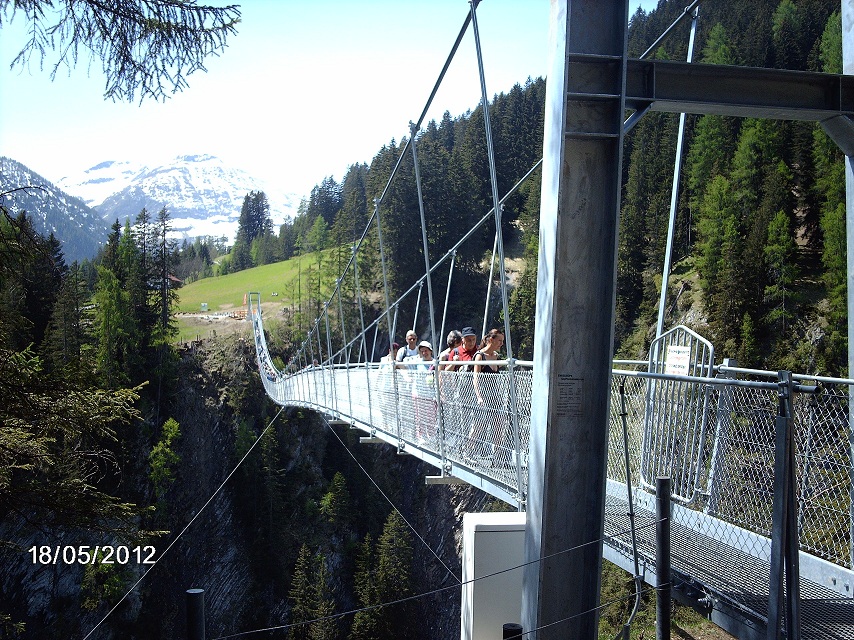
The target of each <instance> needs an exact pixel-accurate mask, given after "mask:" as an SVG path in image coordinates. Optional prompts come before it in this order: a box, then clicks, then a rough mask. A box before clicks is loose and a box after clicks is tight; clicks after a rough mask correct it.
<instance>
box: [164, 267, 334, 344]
mask: <svg viewBox="0 0 854 640" xmlns="http://www.w3.org/2000/svg"><path fill="white" fill-rule="evenodd" d="M324 253H326V252H324ZM324 258H325V259H328V255H327V256H324ZM312 267H314V268H315V269H316V268H317V261H316V258H315V257H314V256H312V255H305V256H302V258H291V259H290V260H285V261H284V262H276V263H274V264H265V265H262V266H260V267H254V268H252V269H245V270H244V271H238V272H237V273H229V274H228V275H224V276H213V277H211V278H203V279H202V280H196V281H195V282H192V283H190V284H186V285H184V286H183V287H181V288H180V289H178V305H177V309H176V311H177V313H178V314H179V315H178V316H177V320H178V337H177V338H176V341H178V342H188V341H190V340H195V339H197V338H210V337H214V336H215V335H216V334H217V333H219V332H222V331H226V332H235V331H239V332H240V333H246V334H247V335H248V333H249V324H248V323H245V326H244V323H231V324H227V323H222V322H219V321H216V322H210V321H208V320H205V319H202V318H198V317H192V316H186V315H180V314H198V313H204V312H203V311H202V304H203V303H205V304H207V313H211V314H213V313H217V312H222V311H234V310H238V309H241V308H243V306H244V305H243V301H244V296H246V294H248V293H249V292H250V291H251V292H258V293H260V294H261V302H262V304H264V306H265V315H266V312H267V308H268V307H270V306H272V307H278V308H279V309H281V307H284V306H287V305H290V304H291V301H292V300H295V299H296V297H297V292H298V290H299V289H298V287H297V277H298V275H300V274H301V276H302V277H301V280H302V284H301V287H302V295H303V298H304V299H305V298H306V297H307V293H306V292H307V287H308V274H309V270H311V268H312ZM273 294H276V295H273ZM271 303H272V304H271ZM270 320H272V321H273V322H275V321H276V318H275V316H274V317H271V318H270Z"/></svg>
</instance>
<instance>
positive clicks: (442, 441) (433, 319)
mask: <svg viewBox="0 0 854 640" xmlns="http://www.w3.org/2000/svg"><path fill="white" fill-rule="evenodd" d="M410 133H411V135H412V162H413V164H414V165H415V187H416V191H417V192H418V212H419V213H420V214H421V243H422V245H423V247H424V277H425V278H426V279H427V309H428V313H427V315H429V316H430V335H431V336H432V338H431V340H430V344H432V345H433V393H435V394H436V407H437V409H438V410H437V412H436V417H437V419H438V425H437V427H438V433H439V434H441V435H442V437H440V438H439V447H440V452H441V456H442V460H443V461H444V459H445V438H444V433H445V429H444V424H443V421H442V406H441V400H440V399H439V396H440V395H442V394H441V393H439V351H438V350H437V349H436V347H437V346H438V342H437V336H436V314H435V313H434V307H433V276H432V274H431V273H430V251H429V247H428V244H427V218H426V217H425V215H424V194H423V193H422V191H421V169H420V167H419V164H418V151H417V148H418V143H417V141H416V140H415V137H416V134H417V133H418V130H417V129H416V125H415V124H414V123H410ZM418 299H419V301H420V300H421V287H419V288H418ZM442 472H443V473H444V465H443V469H442Z"/></svg>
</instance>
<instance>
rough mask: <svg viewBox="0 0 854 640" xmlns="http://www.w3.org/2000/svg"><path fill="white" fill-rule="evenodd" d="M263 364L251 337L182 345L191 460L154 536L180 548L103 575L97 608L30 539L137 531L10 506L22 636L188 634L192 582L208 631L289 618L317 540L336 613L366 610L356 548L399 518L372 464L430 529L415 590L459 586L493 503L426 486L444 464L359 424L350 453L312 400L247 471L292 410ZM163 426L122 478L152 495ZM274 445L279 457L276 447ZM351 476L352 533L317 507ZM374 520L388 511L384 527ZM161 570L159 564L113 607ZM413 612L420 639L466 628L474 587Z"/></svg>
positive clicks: (6, 524) (142, 440) (5, 581)
mask: <svg viewBox="0 0 854 640" xmlns="http://www.w3.org/2000/svg"><path fill="white" fill-rule="evenodd" d="M254 362H255V355H254V348H253V346H252V345H251V343H247V342H244V341H243V340H241V339H240V338H237V337H227V338H220V339H219V340H218V341H211V342H207V343H204V344H197V345H195V346H194V347H192V348H189V349H185V350H184V351H183V352H182V354H181V361H180V364H179V371H178V385H177V387H176V388H175V389H174V393H173V398H174V402H173V406H172V408H171V409H170V412H171V417H173V418H174V419H175V420H176V421H177V422H178V423H179V425H180V432H181V433H180V438H179V439H178V441H177V445H176V447H175V451H176V453H177V454H178V455H179V456H180V462H179V464H178V465H177V467H176V469H175V479H174V481H173V483H172V485H171V486H170V487H169V488H168V490H167V492H166V494H165V495H164V496H163V499H162V500H161V502H159V503H157V506H158V508H157V511H156V512H155V513H154V515H153V516H150V517H149V519H147V520H146V521H145V522H144V523H142V524H143V525H144V526H145V527H146V528H148V529H159V530H166V531H168V533H166V534H165V535H162V536H160V537H157V538H153V539H149V540H146V541H143V542H142V543H141V544H150V545H153V546H154V547H155V548H156V549H157V556H160V554H161V553H163V552H165V551H166V549H167V547H169V546H170V545H171V547H170V548H169V550H168V553H166V555H165V556H163V558H162V560H159V561H158V562H157V564H156V565H154V566H153V567H152V566H151V565H139V564H137V563H136V562H135V561H133V562H129V563H128V564H127V565H126V566H123V567H117V566H116V567H113V569H114V572H113V573H112V574H110V575H112V576H114V577H115V576H118V585H117V586H115V585H114V587H113V589H112V591H110V590H109V589H107V588H106V585H107V578H108V577H109V576H107V575H104V576H101V577H99V578H97V579H96V580H95V583H96V584H98V585H100V588H101V591H100V592H99V597H100V600H99V599H98V596H96V598H95V601H94V602H95V606H94V608H92V607H89V608H84V603H85V601H86V599H87V598H90V597H91V596H92V588H91V586H89V587H87V588H86V589H83V590H81V584H83V583H84V581H85V580H86V577H85V575H84V568H83V567H82V566H80V565H79V564H69V565H66V564H64V563H63V562H62V561H60V562H59V563H57V564H56V565H53V564H40V563H38V562H36V563H33V562H32V557H31V554H30V553H28V551H27V550H28V549H29V548H30V547H32V546H33V545H50V546H52V547H55V546H57V545H59V546H60V547H66V546H68V547H76V546H78V545H86V544H88V545H92V546H94V545H95V544H124V543H123V542H122V541H116V540H105V539H104V537H103V535H100V537H99V534H95V533H92V532H86V531H46V530H44V529H43V528H42V529H39V528H34V527H32V526H30V525H29V524H28V523H27V522H26V521H25V520H24V519H22V518H16V517H13V516H11V515H5V517H3V518H2V520H0V540H5V541H12V542H13V546H8V545H7V546H6V547H5V548H3V550H2V552H0V561H2V562H3V567H4V571H3V572H0V614H2V613H10V614H12V620H14V621H21V622H25V623H26V624H27V631H26V633H25V634H24V636H23V637H25V638H30V637H32V638H38V637H45V635H46V634H48V633H50V634H51V635H57V633H56V632H57V631H59V634H58V636H59V637H83V636H85V635H86V634H87V633H89V631H91V630H92V629H93V628H94V627H95V626H96V625H100V626H99V627H98V631H97V637H98V638H99V639H118V638H131V637H146V638H153V637H164V638H180V637H184V634H185V620H186V610H185V592H186V590H187V589H190V588H200V589H204V590H205V606H206V622H207V633H208V637H219V636H223V635H229V634H233V633H240V632H245V631H249V630H252V629H260V628H266V627H271V626H280V625H283V624H287V623H288V622H289V608H290V603H289V599H288V591H289V589H290V584H291V573H292V571H293V566H294V562H295V559H296V555H297V552H298V550H299V547H300V546H301V545H302V544H303V543H305V544H308V545H309V546H310V547H311V548H312V551H313V552H315V551H317V552H322V553H323V554H324V556H325V559H326V566H327V569H328V570H329V571H330V573H331V574H332V576H331V580H330V582H331V584H332V591H333V593H334V594H335V601H336V611H338V612H340V611H346V610H351V609H353V608H356V607H357V606H358V603H357V598H356V597H355V595H354V594H353V571H354V559H355V554H356V549H357V547H358V544H359V542H360V540H361V538H362V537H363V535H364V532H365V531H366V530H369V529H372V530H373V531H374V532H376V530H378V529H381V527H382V519H383V518H384V516H382V515H380V516H379V517H378V518H376V517H375V516H374V515H373V514H375V513H379V514H383V513H387V512H388V509H389V506H388V504H387V503H386V502H385V501H384V499H382V498H381V497H379V495H378V494H377V495H374V493H373V490H372V487H371V485H370V481H369V480H367V478H366V476H365V473H364V472H363V471H362V469H361V468H360V467H364V468H365V469H367V471H368V473H370V474H371V476H372V477H373V478H374V479H375V480H376V481H377V482H378V484H380V485H381V486H383V488H384V492H386V494H387V495H389V496H390V497H391V499H392V501H393V502H394V503H395V505H396V506H397V507H398V508H399V509H400V510H401V511H402V512H403V514H404V516H405V517H406V519H407V520H408V521H409V522H410V523H411V524H412V525H413V527H414V528H415V529H416V531H417V532H418V535H419V536H420V537H421V538H423V542H422V541H421V540H419V539H418V536H416V535H414V534H413V535H412V548H413V556H414V564H413V568H412V585H413V588H412V590H413V593H423V592H426V591H432V590H435V589H438V588H441V587H450V586H452V585H455V584H456V583H457V579H458V578H459V576H460V575H461V567H460V548H461V526H462V513H463V512H464V511H479V510H482V509H483V508H484V506H485V505H486V504H487V503H488V502H490V501H491V498H490V497H489V496H487V495H486V494H484V493H482V492H480V491H478V490H476V489H473V488H471V487H461V486H456V487H453V486H431V487H426V486H425V484H424V476H425V475H428V474H429V475H432V474H434V473H435V470H434V469H432V468H430V467H428V466H427V465H425V464H424V463H422V462H420V461H418V460H416V459H414V458H410V457H408V456H400V455H398V454H397V452H396V451H395V450H394V449H393V448H391V447H385V446H383V447H377V448H373V447H372V446H367V445H359V444H358V439H357V437H358V434H356V433H355V432H350V431H349V430H348V429H346V428H341V427H336V429H338V431H337V432H336V433H337V434H338V436H339V437H340V438H341V439H342V440H344V441H345V444H346V446H347V447H348V448H349V449H350V450H351V451H353V453H354V455H355V456H356V458H351V457H350V455H349V454H348V453H347V452H346V451H345V450H344V448H343V447H342V445H341V442H340V441H339V439H338V437H335V436H334V435H333V434H332V433H331V431H330V428H329V427H328V426H326V425H325V424H324V423H323V422H322V421H321V420H320V419H319V418H318V416H317V415H316V414H313V413H311V412H300V411H298V410H286V411H284V412H282V413H281V414H279V415H278V416H277V417H276V420H275V422H274V425H273V426H274V429H272V431H273V432H274V436H275V439H272V440H267V439H268V438H271V437H273V436H272V435H271V433H270V431H268V432H267V433H266V434H265V436H264V438H262V439H260V440H258V444H257V446H255V447H254V448H253V449H252V450H251V452H250V453H248V455H247V456H246V460H245V461H244V463H243V464H242V465H240V466H239V467H236V465H237V462H238V460H240V459H241V458H242V456H243V454H244V453H246V451H247V449H248V448H249V446H251V444H252V443H253V442H256V440H257V439H258V436H260V435H261V434H262V433H264V432H265V429H266V427H267V426H268V425H269V424H270V422H271V420H272V418H273V417H274V416H276V414H277V412H278V407H275V406H273V405H271V404H268V403H267V400H266V396H265V395H264V393H263V390H262V388H261V384H260V380H259V378H258V373H257V369H256V368H255V366H254ZM161 422H162V418H161ZM152 423H153V422H152ZM152 423H149V424H147V425H142V426H138V427H135V431H134V433H133V434H131V435H129V436H128V438H127V439H126V440H125V442H124V443H123V450H124V452H125V465H124V478H123V481H124V482H125V483H127V484H131V483H133V484H134V486H133V487H132V488H129V487H125V489H127V494H129V495H131V496H132V498H133V500H135V501H136V502H137V503H139V504H152V503H155V502H156V500H155V497H154V495H153V490H152V487H151V485H150V482H149V481H148V466H147V460H148V452H149V451H150V450H151V447H152V446H153V444H154V443H155V442H156V441H157V440H158V438H159V433H158V431H157V429H154V428H153V427H152V426H151V424H152ZM247 434H249V435H247ZM274 443H277V447H278V449H277V451H278V453H276V454H271V453H270V447H271V446H272V445H273V444H274ZM265 447H266V448H267V449H266V450H263V449H265ZM354 459H358V460H359V464H356V463H354ZM274 463H275V464H274ZM235 469H236V471H235ZM233 471H234V473H233V474H232V472H233ZM336 471H341V473H343V474H344V475H345V477H346V479H347V486H348V487H349V490H350V492H351V495H352V496H353V502H354V504H355V503H358V504H359V505H360V507H359V509H360V510H359V511H358V512H357V513H355V514H354V517H353V518H352V521H351V522H352V524H351V525H349V528H348V529H347V531H342V530H339V529H335V528H333V527H330V526H329V525H328V524H327V523H325V522H324V521H323V519H322V518H321V517H320V516H319V515H318V504H319V503H320V502H321V500H320V498H321V497H322V496H323V494H324V493H325V492H326V491H327V490H328V487H329V484H330V480H331V477H332V475H334V473H335V472H336ZM271 474H272V475H275V478H276V483H277V486H279V487H280V489H281V494H280V495H279V496H278V497H277V498H276V499H275V500H277V501H278V502H276V505H277V506H276V507H275V508H273V505H274V497H273V496H271V495H270V494H268V493H265V486H264V484H265V482H266V480H265V479H269V478H270V477H271ZM221 485H222V488H220V487H221ZM368 494H370V495H368ZM268 507H270V508H269V510H268ZM371 518H374V519H375V520H378V521H375V522H369V519H371ZM268 520H269V528H268ZM274 534H275V535H274ZM374 535H375V539H376V534H374ZM430 549H432V550H433V551H435V555H434V553H433V551H431V550H430ZM436 555H438V556H439V558H441V562H440V561H439V560H437V558H436ZM442 563H444V565H446V566H447V568H446V566H443V564H442ZM146 570H149V573H148V574H147V575H146V576H145V577H144V578H143V579H142V580H141V581H140V582H139V584H138V585H137V586H135V588H134V589H133V590H132V591H130V594H129V595H128V596H127V597H126V598H125V599H124V601H122V603H121V604H119V605H118V606H117V607H116V608H115V611H112V612H111V613H110V610H111V609H112V608H113V606H114V605H115V604H116V602H118V600H119V599H120V598H121V597H122V596H123V595H124V594H126V593H127V592H128V590H129V589H130V588H131V586H133V585H134V583H136V582H137V581H138V580H139V579H140V578H142V576H143V573H144V572H145V571H146ZM449 570H450V572H449ZM452 574H453V575H452ZM99 581H100V582H99ZM89 584H90V585H91V584H92V583H91V581H90V583H89ZM107 592H109V593H107ZM105 594H106V595H105ZM414 610H415V611H416V612H417V614H418V615H417V618H416V619H414V620H412V629H411V636H409V637H412V638H414V639H418V638H424V639H427V638H429V639H431V640H444V639H448V640H450V639H452V638H459V633H460V589H459V588H450V589H447V590H445V591H442V592H440V593H438V594H436V595H433V596H429V597H427V598H422V599H419V600H418V601H417V604H416V606H415V608H414ZM108 613H109V615H108ZM105 616H107V617H106V619H105ZM349 622H350V620H349V619H345V621H344V622H342V625H341V632H342V635H341V637H346V633H347V630H348V628H349V627H348V625H349Z"/></svg>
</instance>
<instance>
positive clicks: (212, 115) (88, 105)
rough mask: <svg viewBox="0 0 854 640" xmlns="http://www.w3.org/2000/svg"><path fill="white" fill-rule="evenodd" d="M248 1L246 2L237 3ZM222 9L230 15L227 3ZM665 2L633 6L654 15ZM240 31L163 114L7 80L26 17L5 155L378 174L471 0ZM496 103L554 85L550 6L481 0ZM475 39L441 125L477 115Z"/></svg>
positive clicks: (465, 50)
mask: <svg viewBox="0 0 854 640" xmlns="http://www.w3.org/2000/svg"><path fill="white" fill-rule="evenodd" d="M238 2H239V0H238ZM217 4H221V3H217ZM656 4H657V0H632V2H631V3H630V12H634V10H635V9H636V8H637V6H638V5H641V6H643V7H644V9H645V10H651V9H652V8H654V6H655V5H656ZM241 9H242V14H243V15H242V23H241V25H240V27H239V32H238V34H237V35H236V36H234V37H232V38H231V39H230V41H229V47H228V48H227V49H226V51H225V52H224V54H223V55H222V56H221V57H219V58H211V59H210V60H209V61H208V63H207V64H206V66H207V69H208V72H207V73H206V74H204V73H197V74H194V75H192V76H190V77H189V85H190V86H189V88H188V89H185V90H184V91H183V92H181V93H178V94H176V95H174V96H173V97H171V98H169V99H168V100H166V101H165V102H162V103H155V102H152V101H146V102H144V103H143V104H142V105H140V104H137V103H134V104H127V103H114V102H111V101H105V100H104V99H103V97H102V96H103V89H104V82H103V78H102V76H101V74H100V66H99V64H100V63H93V64H92V65H90V64H89V62H88V60H86V59H83V60H81V61H80V62H79V63H78V65H77V67H76V68H74V69H71V70H70V71H69V70H66V69H60V71H59V72H58V73H57V75H56V78H55V79H54V80H53V81H51V80H50V73H49V69H50V68H51V66H52V62H53V60H54V59H53V58H51V57H48V58H47V59H46V61H45V69H44V70H40V69H39V65H38V60H37V59H35V60H34V61H33V62H32V63H31V65H30V68H28V69H24V70H21V69H20V68H18V67H16V68H15V69H12V70H10V69H9V65H10V63H11V61H12V59H13V58H14V56H15V55H16V54H17V52H18V50H19V49H20V47H21V46H22V43H23V42H24V38H25V37H26V32H25V29H24V27H25V23H24V21H22V20H21V19H20V17H18V18H15V19H14V20H12V22H11V23H9V22H8V21H4V24H3V26H2V37H0V91H2V99H0V155H6V156H10V157H12V158H14V159H15V160H18V161H20V162H23V163H24V164H26V165H27V166H29V167H30V168H31V169H33V170H35V171H37V172H39V173H41V174H42V175H43V176H44V177H46V178H47V179H48V180H51V181H54V182H55V181H57V180H59V179H60V178H61V177H63V176H65V175H69V174H76V173H79V172H81V171H82V170H83V169H86V168H88V167H90V166H92V165H94V164H97V163H99V162H102V161H105V160H132V161H140V162H145V163H150V164H156V163H160V162H165V161H168V160H169V159H171V158H173V157H175V156H177V155H183V154H200V153H209V154H212V155H216V156H219V157H220V158H222V159H223V160H224V161H226V162H227V163H230V164H233V165H235V166H237V167H239V168H242V169H245V170H247V171H249V172H250V173H252V174H254V175H257V176H258V177H260V178H264V179H269V180H274V181H275V182H276V183H278V184H279V185H280V187H281V188H283V189H285V190H286V191H290V192H295V193H298V194H300V195H305V194H307V193H308V192H309V191H310V189H311V188H312V186H314V185H315V184H318V183H319V182H320V181H321V180H322V179H323V178H324V177H325V176H328V175H332V176H334V177H335V178H336V179H337V180H340V179H341V178H342V177H343V174H344V172H345V171H346V168H347V166H348V165H350V164H352V163H354V162H370V160H371V158H372V156H373V155H374V154H375V153H376V151H377V150H378V149H379V147H380V146H381V145H383V144H384V143H386V142H388V141H389V140H391V139H392V138H394V139H396V140H399V139H400V138H401V137H402V136H404V135H407V134H408V123H409V121H410V120H415V119H417V117H418V116H419V115H420V113H421V109H422V108H423V105H424V102H425V101H426V99H427V96H428V95H429V92H430V90H431V89H432V86H433V83H434V82H435V79H436V77H437V76H438V73H439V70H440V69H441V67H442V65H443V64H444V62H445V59H446V57H447V55H448V52H449V51H450V47H451V45H452V44H453V41H454V39H455V38H456V35H457V33H458V32H459V29H460V26H461V25H462V23H463V20H464V19H465V16H466V14H467V13H468V11H469V4H468V2H467V1H466V0H408V1H404V0H367V1H364V2H354V1H353V0H324V1H322V2H320V1H317V0H246V1H245V2H242V3H241ZM477 15H478V24H479V27H480V34H481V40H482V47H483V56H484V66H485V76H486V86H487V91H488V92H489V94H490V96H491V95H492V94H494V93H498V92H501V91H506V90H508V89H510V88H511V87H512V86H513V84H514V83H516V82H519V83H524V82H525V80H526V79H527V78H528V77H529V76H531V77H536V76H539V75H543V74H544V73H545V66H546V61H545V57H546V52H547V40H548V21H549V2H548V1H547V0H484V1H483V2H482V3H481V4H480V6H479V8H478V12H477ZM479 100H480V86H479V83H478V78H477V66H476V58H475V49H474V41H473V38H472V36H471V29H469V34H468V35H467V38H466V40H465V41H464V42H463V43H462V45H461V47H460V50H459V52H458V54H457V57H456V58H455V61H454V63H453V64H452V66H451V69H450V73H449V77H448V78H447V80H446V83H445V84H443V87H442V89H440V92H439V93H438V94H437V96H436V100H435V105H436V106H435V107H434V108H433V110H432V111H431V112H430V113H429V114H428V120H429V119H430V118H436V119H438V118H441V115H442V113H443V112H444V111H445V110H448V111H450V113H451V115H452V116H457V115H459V114H461V113H463V112H465V111H466V110H467V109H470V108H474V107H475V106H477V104H478V101H479Z"/></svg>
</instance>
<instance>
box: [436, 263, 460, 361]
mask: <svg viewBox="0 0 854 640" xmlns="http://www.w3.org/2000/svg"><path fill="white" fill-rule="evenodd" d="M456 261H457V250H456V249H454V251H453V257H452V258H451V267H450V269H449V270H448V288H447V289H445V307H444V309H443V310H442V328H441V329H439V340H440V341H441V340H444V339H445V320H446V318H447V317H448V299H449V298H450V295H451V281H452V280H453V279H454V263H456ZM441 344H442V346H443V347H444V345H445V343H444V342H442V343H441Z"/></svg>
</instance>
